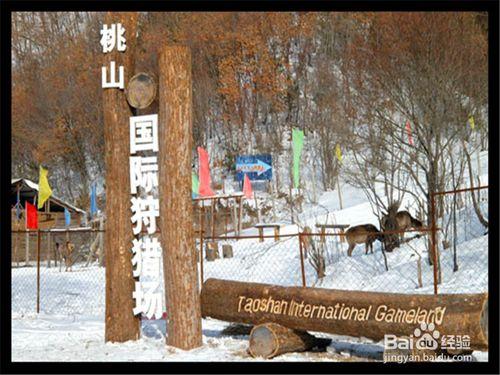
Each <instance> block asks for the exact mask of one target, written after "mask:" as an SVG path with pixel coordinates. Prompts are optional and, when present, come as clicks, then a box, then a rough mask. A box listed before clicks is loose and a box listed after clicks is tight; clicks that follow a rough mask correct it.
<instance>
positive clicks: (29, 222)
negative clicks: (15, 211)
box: [26, 201, 38, 229]
mask: <svg viewBox="0 0 500 375" xmlns="http://www.w3.org/2000/svg"><path fill="white" fill-rule="evenodd" d="M26 229H38V211H37V209H36V206H35V205H33V204H31V203H29V202H28V201H26Z"/></svg>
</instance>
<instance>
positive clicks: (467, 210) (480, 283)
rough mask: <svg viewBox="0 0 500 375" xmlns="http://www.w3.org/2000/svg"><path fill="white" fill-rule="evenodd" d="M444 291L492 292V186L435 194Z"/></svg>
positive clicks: (440, 282)
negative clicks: (489, 285)
mask: <svg viewBox="0 0 500 375" xmlns="http://www.w3.org/2000/svg"><path fill="white" fill-rule="evenodd" d="M433 199H434V206H435V222H436V224H437V225H438V226H439V227H440V228H441V230H440V231H436V255H437V257H438V262H437V287H438V288H439V292H440V293H457V292H467V293H479V292H487V291H488V186H481V187H477V188H470V189H460V190H454V191H445V192H439V193H436V194H434V196H433Z"/></svg>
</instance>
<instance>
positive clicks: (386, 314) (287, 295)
mask: <svg viewBox="0 0 500 375" xmlns="http://www.w3.org/2000/svg"><path fill="white" fill-rule="evenodd" d="M201 313H202V316H203V317H211V318H215V319H220V320H225V321H229V322H236V323H249V324H263V323H278V324H281V325H282V326H284V327H287V328H291V329H299V330H311V331H318V332H325V333H333V334H338V335H347V336H354V337H367V338H370V339H373V340H382V339H383V338H384V335H385V334H392V335H396V336H411V335H413V332H414V330H415V329H416V328H417V327H418V326H419V325H420V324H421V323H422V322H425V323H434V324H435V326H436V330H438V331H439V333H440V335H441V336H443V335H459V336H464V335H468V336H470V346H471V349H477V350H483V349H487V348H488V336H487V334H488V294H487V293H482V294H440V295H423V294H393V293H379V292H359V291H351V290H332V289H320V288H298V287H281V286H276V285H268V284H257V283H243V282H237V281H227V280H219V279H208V280H207V281H205V283H204V284H203V287H202V290H201Z"/></svg>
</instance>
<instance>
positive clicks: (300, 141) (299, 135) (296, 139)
mask: <svg viewBox="0 0 500 375" xmlns="http://www.w3.org/2000/svg"><path fill="white" fill-rule="evenodd" d="M303 146H304V132H303V131H302V130H300V129H293V130H292V149H293V187H294V188H298V187H299V164H300V155H301V154H302V148H303Z"/></svg>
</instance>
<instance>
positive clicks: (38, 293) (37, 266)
mask: <svg viewBox="0 0 500 375" xmlns="http://www.w3.org/2000/svg"><path fill="white" fill-rule="evenodd" d="M40 244H41V241H40V229H38V231H37V245H36V313H37V314H38V313H39V312H40Z"/></svg>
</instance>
